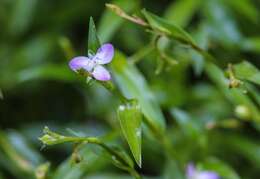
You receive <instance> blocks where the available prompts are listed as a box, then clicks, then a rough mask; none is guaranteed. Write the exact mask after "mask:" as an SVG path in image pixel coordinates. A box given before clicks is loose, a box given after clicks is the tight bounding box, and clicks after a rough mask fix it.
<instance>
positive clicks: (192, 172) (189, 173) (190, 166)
mask: <svg viewBox="0 0 260 179" xmlns="http://www.w3.org/2000/svg"><path fill="white" fill-rule="evenodd" d="M195 173H196V169H195V166H194V165H193V164H192V163H189V164H188V166H187V168H186V175H187V178H188V179H190V178H192V177H193V176H194V175H195Z"/></svg>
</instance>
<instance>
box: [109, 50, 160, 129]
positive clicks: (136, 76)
mask: <svg viewBox="0 0 260 179" xmlns="http://www.w3.org/2000/svg"><path fill="white" fill-rule="evenodd" d="M111 67H112V71H113V74H114V79H115V81H116V83H117V84H118V85H119V88H120V89H121V91H122V92H123V94H124V96H126V97H127V98H129V99H138V101H139V103H140V106H141V110H142V113H143V114H144V116H145V122H146V123H147V124H148V125H150V126H151V127H152V128H153V129H155V130H158V131H160V132H163V131H164V130H165V119H164V116H163V114H162V112H161V109H160V107H159V105H158V103H157V101H156V100H155V96H154V95H153V93H152V92H151V90H150V89H149V86H148V84H147V82H146V80H145V78H144V77H143V75H142V74H141V73H140V72H139V71H138V69H137V68H136V67H135V66H134V65H131V64H129V63H128V62H127V61H126V57H125V56H124V55H123V54H122V53H120V52H118V51H117V52H116V54H115V57H114V60H113V62H112V65H111Z"/></svg>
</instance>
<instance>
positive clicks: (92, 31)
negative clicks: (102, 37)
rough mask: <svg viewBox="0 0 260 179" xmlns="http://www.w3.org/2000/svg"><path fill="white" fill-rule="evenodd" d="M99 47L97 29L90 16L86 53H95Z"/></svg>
mask: <svg viewBox="0 0 260 179" xmlns="http://www.w3.org/2000/svg"><path fill="white" fill-rule="evenodd" d="M99 47H100V42H99V39H98V36H97V31H96V27H95V23H94V20H93V18H92V17H90V19H89V29H88V53H92V54H94V53H96V51H97V49H98V48H99Z"/></svg>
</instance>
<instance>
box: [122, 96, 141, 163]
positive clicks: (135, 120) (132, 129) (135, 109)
mask: <svg viewBox="0 0 260 179" xmlns="http://www.w3.org/2000/svg"><path fill="white" fill-rule="evenodd" d="M117 112H118V119H119V122H120V126H121V129H122V131H123V134H124V136H125V138H126V140H127V142H128V144H129V146H130V149H131V152H132V154H133V156H134V159H135V161H136V163H137V164H138V165H139V167H141V164H142V158H141V139H142V138H141V122H142V113H141V109H140V105H139V104H138V101H137V100H129V101H127V102H126V103H124V104H121V105H120V106H119V108H118V111H117Z"/></svg>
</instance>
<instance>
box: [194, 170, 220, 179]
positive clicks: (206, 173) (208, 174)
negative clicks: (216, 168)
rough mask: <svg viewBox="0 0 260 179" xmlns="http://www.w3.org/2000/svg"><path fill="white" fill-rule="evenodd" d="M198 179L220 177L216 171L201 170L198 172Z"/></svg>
mask: <svg viewBox="0 0 260 179" xmlns="http://www.w3.org/2000/svg"><path fill="white" fill-rule="evenodd" d="M198 179H219V176H218V174H217V173H215V172H210V171H201V172H199V173H198Z"/></svg>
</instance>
